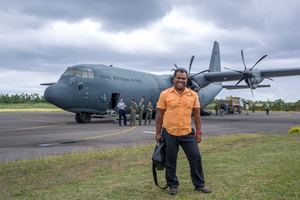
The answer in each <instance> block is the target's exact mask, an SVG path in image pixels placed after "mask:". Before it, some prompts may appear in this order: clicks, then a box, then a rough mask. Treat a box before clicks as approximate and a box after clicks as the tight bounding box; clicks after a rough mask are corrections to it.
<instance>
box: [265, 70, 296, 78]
mask: <svg viewBox="0 0 300 200" xmlns="http://www.w3.org/2000/svg"><path fill="white" fill-rule="evenodd" d="M260 71H261V76H262V77H280V76H295V75H300V68H283V69H261V70H260Z"/></svg>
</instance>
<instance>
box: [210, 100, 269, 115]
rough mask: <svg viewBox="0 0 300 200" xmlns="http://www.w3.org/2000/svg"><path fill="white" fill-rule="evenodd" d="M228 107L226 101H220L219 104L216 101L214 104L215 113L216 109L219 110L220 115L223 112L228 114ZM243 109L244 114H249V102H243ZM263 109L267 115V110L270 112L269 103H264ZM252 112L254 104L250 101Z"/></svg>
mask: <svg viewBox="0 0 300 200" xmlns="http://www.w3.org/2000/svg"><path fill="white" fill-rule="evenodd" d="M228 108H229V105H228V103H227V102H226V103H225V104H224V103H222V104H221V105H218V103H216V105H215V111H216V115H218V111H219V112H220V115H221V116H223V113H224V112H225V113H226V115H227V114H228ZM245 109H246V115H249V103H246V104H245ZM265 109H266V114H267V115H269V112H270V104H269V103H266V105H265ZM252 112H253V113H254V112H255V104H254V103H252Z"/></svg>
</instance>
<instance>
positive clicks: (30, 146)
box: [0, 112, 300, 162]
mask: <svg viewBox="0 0 300 200" xmlns="http://www.w3.org/2000/svg"><path fill="white" fill-rule="evenodd" d="M201 119H202V131H203V136H204V137H212V136H221V135H230V134H236V133H259V134H286V133H287V132H288V130H290V128H291V127H293V126H300V113H272V112H271V113H270V115H266V114H265V113H263V112H260V113H250V114H249V115H245V113H242V114H234V115H228V116H224V117H221V116H215V115H211V116H202V117H201ZM137 124H138V122H137ZM154 134H155V124H154V121H153V122H152V125H146V126H137V127H130V126H119V125H118V123H116V122H114V121H113V120H111V119H109V118H102V119H98V118H96V119H94V118H93V119H92V122H91V123H89V124H78V123H76V122H75V119H74V114H73V113H67V112H57V113H55V112H53V113H0V162H9V161H16V160H22V159H34V158H40V157H48V156H53V155H60V154H70V153H72V152H82V151H90V150H93V151H95V150H105V149H114V148H127V147H131V146H133V145H141V144H153V146H154V145H155V143H156V142H155V140H154Z"/></svg>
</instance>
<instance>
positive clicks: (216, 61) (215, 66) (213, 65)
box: [209, 41, 221, 72]
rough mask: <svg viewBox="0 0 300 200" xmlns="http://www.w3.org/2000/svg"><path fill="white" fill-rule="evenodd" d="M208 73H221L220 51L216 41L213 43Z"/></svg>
mask: <svg viewBox="0 0 300 200" xmlns="http://www.w3.org/2000/svg"><path fill="white" fill-rule="evenodd" d="M209 71H210V72H220V71H221V59H220V49H219V43H218V42H217V41H215V42H214V47H213V50H212V53H211V58H210V64H209Z"/></svg>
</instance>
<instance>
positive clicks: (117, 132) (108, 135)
mask: <svg viewBox="0 0 300 200" xmlns="http://www.w3.org/2000/svg"><path fill="white" fill-rule="evenodd" d="M135 127H136V126H134V127H132V128H130V129H128V130H125V131H120V132H116V133H109V134H106V135H99V136H94V137H88V138H82V139H77V140H73V141H79V140H90V139H95V138H101V137H106V136H111V135H117V134H120V133H125V132H127V131H131V130H133V129H134V128H135Z"/></svg>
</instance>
